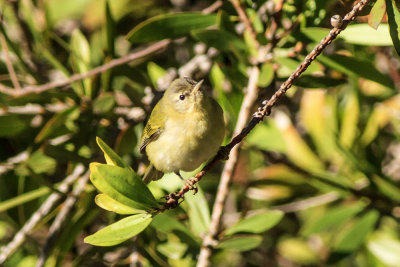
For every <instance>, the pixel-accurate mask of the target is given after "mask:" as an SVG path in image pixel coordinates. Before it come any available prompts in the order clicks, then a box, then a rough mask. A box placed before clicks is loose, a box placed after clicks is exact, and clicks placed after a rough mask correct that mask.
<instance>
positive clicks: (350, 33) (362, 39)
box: [340, 23, 392, 46]
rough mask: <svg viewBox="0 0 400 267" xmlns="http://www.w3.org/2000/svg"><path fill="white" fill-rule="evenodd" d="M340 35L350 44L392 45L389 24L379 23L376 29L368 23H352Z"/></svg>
mask: <svg viewBox="0 0 400 267" xmlns="http://www.w3.org/2000/svg"><path fill="white" fill-rule="evenodd" d="M340 37H341V38H343V39H344V40H345V41H346V42H347V43H350V44H357V45H373V46H391V45H392V40H391V39H390V35H389V27H388V25H387V24H381V25H379V27H378V28H377V29H376V30H374V29H372V28H371V27H370V26H369V25H368V24H366V23H363V24H356V25H350V26H348V27H347V28H346V30H344V31H343V32H342V33H341V34H340Z"/></svg>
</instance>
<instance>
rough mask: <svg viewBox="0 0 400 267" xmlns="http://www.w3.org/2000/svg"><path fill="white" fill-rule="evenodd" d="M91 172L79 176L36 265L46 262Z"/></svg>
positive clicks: (39, 266)
mask: <svg viewBox="0 0 400 267" xmlns="http://www.w3.org/2000/svg"><path fill="white" fill-rule="evenodd" d="M89 174H90V171H87V172H86V173H85V174H84V175H82V176H81V177H80V178H79V180H78V181H77V184H76V186H75V188H74V190H73V191H72V193H71V195H70V196H68V197H67V199H66V200H65V201H64V204H63V206H62V208H61V210H60V212H59V213H58V214H57V217H56V218H55V220H54V222H53V224H52V225H51V227H50V231H49V234H48V236H47V239H46V243H45V244H44V246H43V250H42V252H41V253H40V256H39V259H38V261H37V262H36V267H42V266H44V263H45V262H46V259H47V257H48V254H49V252H50V250H51V248H52V247H53V244H54V241H55V239H56V238H57V236H58V234H59V232H60V230H61V227H62V226H64V225H65V223H66V220H67V217H68V215H69V214H70V213H71V211H72V209H73V207H74V205H75V203H76V201H77V200H78V197H79V195H80V194H81V193H82V191H83V190H84V189H85V185H86V184H87V182H88V180H89Z"/></svg>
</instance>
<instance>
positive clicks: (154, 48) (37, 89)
mask: <svg viewBox="0 0 400 267" xmlns="http://www.w3.org/2000/svg"><path fill="white" fill-rule="evenodd" d="M169 43H171V40H170V39H167V40H162V41H159V42H157V43H154V44H152V45H151V46H149V47H146V48H144V49H142V50H139V51H135V52H132V53H130V54H128V55H126V56H123V57H121V58H117V59H113V60H111V61H110V62H109V63H107V64H104V65H101V66H99V67H97V68H94V69H92V70H90V71H88V72H86V73H79V74H74V75H72V76H71V77H69V78H68V79H65V80H62V81H54V82H50V83H46V84H43V85H39V86H26V87H23V88H22V89H21V90H18V91H13V90H10V89H9V88H4V87H3V88H1V87H0V92H2V93H6V94H9V95H12V96H22V95H26V94H30V93H36V94H38V93H42V92H44V91H47V90H50V89H54V88H56V87H60V86H65V85H68V84H71V83H73V82H76V81H79V80H82V79H85V78H89V77H91V76H94V75H97V74H99V73H102V72H105V71H107V70H109V69H112V68H115V67H116V66H119V65H123V64H126V63H128V62H131V61H133V60H137V59H139V58H142V57H145V56H148V55H150V54H153V53H157V52H161V51H162V50H163V49H164V48H166V47H167V46H168V44H169Z"/></svg>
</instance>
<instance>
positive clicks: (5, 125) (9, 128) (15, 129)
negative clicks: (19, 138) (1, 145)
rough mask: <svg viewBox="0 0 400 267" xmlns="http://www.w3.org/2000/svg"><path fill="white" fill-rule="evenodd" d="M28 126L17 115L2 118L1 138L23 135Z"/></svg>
mask: <svg viewBox="0 0 400 267" xmlns="http://www.w3.org/2000/svg"><path fill="white" fill-rule="evenodd" d="M26 126H27V124H26V123H25V122H24V120H22V119H20V118H19V117H18V116H15V115H7V116H0V137H14V136H15V135H17V134H19V133H21V132H22V131H23V130H24V129H25V128H26Z"/></svg>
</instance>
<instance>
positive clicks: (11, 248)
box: [0, 165, 85, 265]
mask: <svg viewBox="0 0 400 267" xmlns="http://www.w3.org/2000/svg"><path fill="white" fill-rule="evenodd" d="M84 170H85V168H84V167H83V165H77V166H76V168H75V169H74V171H73V172H72V174H71V175H69V176H68V177H66V178H65V179H64V180H63V181H62V182H61V184H60V186H59V187H58V191H60V192H62V193H66V192H68V190H69V186H70V185H71V184H73V183H74V182H75V181H76V180H77V179H78V178H79V177H80V175H81V174H82V173H83V171H84ZM62 197H63V195H61V194H59V193H56V192H55V193H52V194H51V195H50V196H49V197H48V198H47V199H46V201H45V202H44V203H43V204H42V206H41V207H40V208H39V209H38V210H37V211H36V212H35V213H34V214H33V215H32V217H31V218H30V219H29V220H28V221H27V222H26V223H25V225H24V226H23V227H22V228H21V230H19V231H18V233H17V234H16V235H15V236H14V238H13V240H12V241H11V242H9V243H8V244H7V245H6V246H3V247H2V248H1V249H0V265H2V264H3V263H4V262H5V261H6V260H7V258H8V257H10V256H11V255H12V254H13V253H14V252H15V251H16V250H17V249H18V248H19V247H20V246H21V245H22V244H23V243H24V241H25V239H26V236H27V235H29V234H30V233H31V232H32V230H33V229H34V228H35V227H36V225H37V224H38V223H39V222H40V220H42V219H43V218H44V217H45V216H46V215H47V214H49V212H50V211H51V210H52V209H53V207H54V206H55V205H56V203H57V202H58V201H59V200H60V199H61V198H62Z"/></svg>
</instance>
